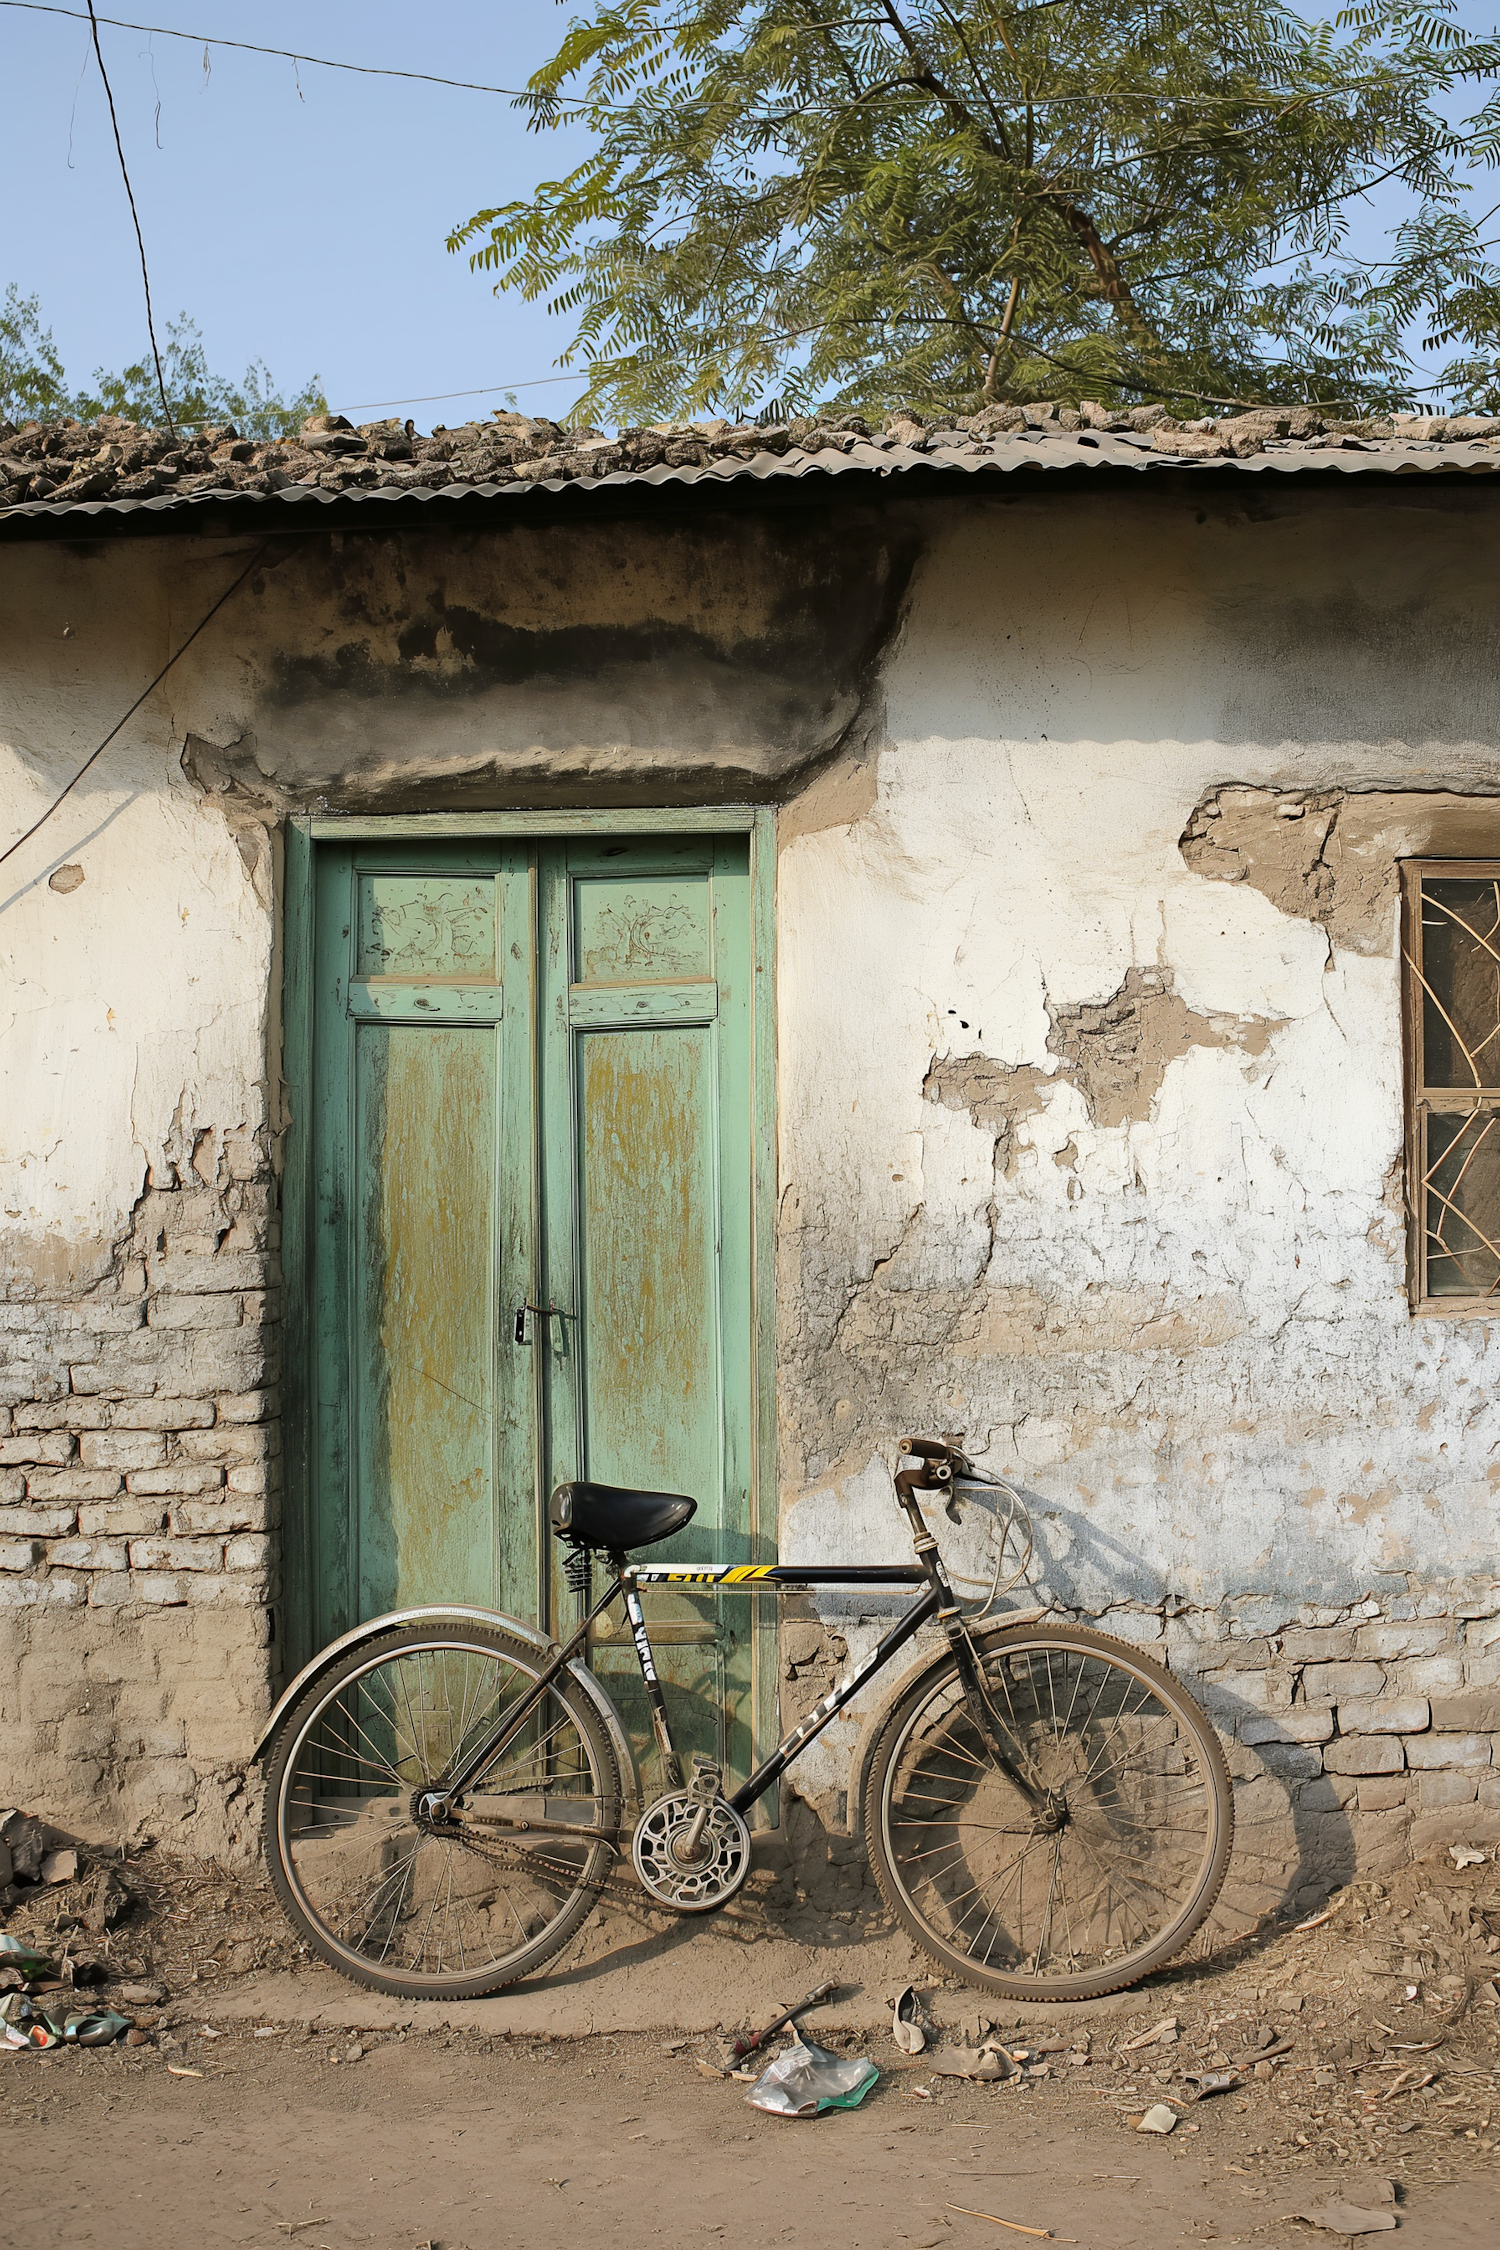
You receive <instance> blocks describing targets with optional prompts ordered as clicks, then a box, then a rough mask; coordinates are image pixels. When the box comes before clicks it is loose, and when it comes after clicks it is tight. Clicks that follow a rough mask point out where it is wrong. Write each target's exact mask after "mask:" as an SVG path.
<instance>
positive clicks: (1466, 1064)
mask: <svg viewBox="0 0 1500 2250" xmlns="http://www.w3.org/2000/svg"><path fill="white" fill-rule="evenodd" d="M1402 907H1403V912H1402V955H1403V961H1404V973H1405V1003H1406V1004H1405V1018H1406V1027H1405V1028H1406V1088H1407V1101H1406V1126H1407V1161H1406V1176H1407V1220H1408V1241H1409V1245H1410V1277H1411V1293H1412V1302H1413V1304H1414V1305H1415V1306H1421V1307H1426V1308H1427V1309H1429V1310H1432V1311H1441V1312H1464V1311H1471V1310H1472V1311H1478V1310H1483V1311H1486V1312H1491V1313H1500V860H1425V861H1424V860H1414V861H1408V862H1406V864H1405V865H1404V866H1403V869H1402Z"/></svg>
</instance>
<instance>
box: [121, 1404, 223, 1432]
mask: <svg viewBox="0 0 1500 2250" xmlns="http://www.w3.org/2000/svg"><path fill="white" fill-rule="evenodd" d="M213 1418H214V1402H213V1400H212V1399H211V1398H130V1399H123V1400H122V1401H121V1402H120V1404H119V1405H118V1406H115V1407H113V1408H111V1410H110V1423H111V1426H112V1427H113V1428H114V1429H117V1430H206V1429H208V1428H209V1427H210V1426H211V1425H212V1422H213Z"/></svg>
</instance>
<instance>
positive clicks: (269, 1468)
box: [225, 1461, 281, 1492]
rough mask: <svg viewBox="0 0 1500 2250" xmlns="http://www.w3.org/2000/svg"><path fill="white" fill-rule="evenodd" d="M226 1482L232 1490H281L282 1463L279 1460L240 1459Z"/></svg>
mask: <svg viewBox="0 0 1500 2250" xmlns="http://www.w3.org/2000/svg"><path fill="white" fill-rule="evenodd" d="M225 1482H226V1483H227V1485H228V1486H229V1489H230V1491H231V1492H279V1491H280V1489H281V1463H280V1462H279V1461H240V1462H237V1463H236V1464H235V1466H234V1467H233V1468H232V1469H231V1470H230V1472H229V1475H228V1476H227V1477H226V1479H225Z"/></svg>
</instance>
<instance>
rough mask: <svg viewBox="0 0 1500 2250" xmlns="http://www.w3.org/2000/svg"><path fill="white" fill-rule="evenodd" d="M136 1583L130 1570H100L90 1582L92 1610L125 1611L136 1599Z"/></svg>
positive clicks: (90, 1605) (90, 1606) (90, 1604)
mask: <svg viewBox="0 0 1500 2250" xmlns="http://www.w3.org/2000/svg"><path fill="white" fill-rule="evenodd" d="M135 1588H136V1582H135V1580H134V1579H133V1578H132V1577H131V1575H130V1573H129V1571H128V1570H100V1571H96V1572H95V1573H94V1576H93V1577H92V1578H91V1579H90V1580H89V1608H90V1609H124V1608H125V1606H126V1605H127V1603H129V1602H133V1601H134V1600H135V1599H136V1591H135Z"/></svg>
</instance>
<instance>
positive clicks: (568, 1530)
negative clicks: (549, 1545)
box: [549, 1483, 698, 1555]
mask: <svg viewBox="0 0 1500 2250" xmlns="http://www.w3.org/2000/svg"><path fill="white" fill-rule="evenodd" d="M549 1513H550V1515H551V1518H552V1529H553V1531H554V1532H555V1533H556V1535H557V1537H558V1538H559V1539H571V1540H572V1541H573V1542H574V1544H575V1545H576V1546H579V1547H603V1548H606V1549H607V1550H608V1551H609V1553H611V1554H615V1555H622V1554H624V1553H625V1552H626V1550H627V1549H628V1548H631V1547H653V1546H655V1544H656V1542H657V1540H658V1539H670V1538H671V1536H672V1534H673V1532H674V1531H681V1529H682V1527H683V1525H684V1524H685V1523H686V1522H687V1521H688V1520H689V1518H690V1517H692V1516H695V1515H696V1514H697V1513H698V1503H697V1501H696V1500H689V1499H688V1498H687V1496H686V1494H685V1493H681V1492H638V1491H636V1490H635V1488H634V1487H633V1486H631V1485H623V1484H585V1483H579V1484H560V1485H559V1486H558V1488H557V1490H556V1491H555V1492H554V1493H553V1495H552V1506H551V1509H550V1510H549Z"/></svg>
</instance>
